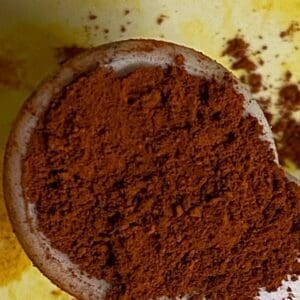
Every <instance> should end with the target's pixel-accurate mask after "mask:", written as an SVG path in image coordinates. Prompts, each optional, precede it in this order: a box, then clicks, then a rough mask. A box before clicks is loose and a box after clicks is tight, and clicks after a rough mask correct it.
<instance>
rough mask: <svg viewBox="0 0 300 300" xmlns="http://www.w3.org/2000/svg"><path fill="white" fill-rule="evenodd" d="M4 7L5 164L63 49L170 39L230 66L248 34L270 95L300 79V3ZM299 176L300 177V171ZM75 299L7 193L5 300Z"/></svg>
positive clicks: (0, 238)
mask: <svg viewBox="0 0 300 300" xmlns="http://www.w3.org/2000/svg"><path fill="white" fill-rule="evenodd" d="M0 5H1V8H0V43H1V47H0V48H1V49H0V160H1V161H2V159H3V151H4V147H5V141H6V139H7V136H8V132H9V129H10V126H11V122H12V120H13V119H14V117H15V115H16V113H17V111H18V109H19V108H20V106H21V105H22V103H23V101H24V100H25V99H26V97H27V96H28V95H29V94H30V93H31V92H32V91H33V90H34V88H35V86H36V85H37V84H38V82H39V81H40V80H41V79H42V78H44V77H45V76H46V75H47V74H49V73H51V72H53V71H54V70H55V69H56V68H57V67H58V64H57V59H56V58H55V48H57V47H62V46H70V45H74V44H76V45H79V46H84V47H87V46H93V45H98V44H102V43H105V42H110V41H115V40H119V39H127V38H140V37H143V38H156V39H165V40H168V41H172V42H175V43H179V44H183V45H186V46H189V47H193V48H196V49H198V50H201V51H202V52H204V53H206V54H207V55H209V56H211V57H213V58H215V59H216V60H218V61H219V62H221V63H222V64H224V65H225V66H227V67H229V61H228V58H226V57H222V56H221V53H222V50H223V49H224V45H225V43H226V40H227V39H228V38H232V37H234V36H235V35H236V33H237V31H238V30H240V32H241V34H243V35H244V36H245V37H246V39H247V40H248V41H250V43H251V47H252V48H253V49H254V50H258V49H260V48H261V47H262V46H263V45H267V46H268V49H267V50H266V51H264V52H263V53H262V54H261V57H262V58H263V59H264V60H265V64H264V65H263V66H261V67H260V68H259V72H260V73H261V74H263V75H264V76H263V77H264V78H265V79H266V80H267V82H265V83H266V84H272V85H273V87H272V88H270V89H268V91H267V92H265V93H267V94H268V95H271V96H272V95H273V96H274V97H275V95H276V93H277V87H278V85H279V82H278V78H282V75H283V73H284V72H285V71H286V70H287V69H289V70H290V71H292V73H293V75H294V78H295V79H296V80H299V79H300V59H299V58H300V52H299V51H300V50H299V51H296V50H295V46H296V47H297V46H298V47H299V48H300V33H295V34H294V36H293V37H292V39H291V41H283V40H282V39H281V38H280V37H279V33H280V31H282V30H284V29H286V28H287V27H288V26H289V25H290V22H291V21H297V20H299V18H300V1H299V0H274V1H272V0H252V1H250V0H243V1H240V0H223V1H221V0H210V1H208V0H198V1H197V0H165V1H162V0H131V1H121V0H110V1H105V0H61V1H58V0H2V1H1V4H0ZM94 16H97V17H94ZM259 36H263V39H260V38H259ZM278 53H280V56H279V57H276V54H278ZM253 59H254V60H256V59H257V58H256V57H253ZM4 70H5V71H4ZM267 75H269V77H267ZM1 165H2V163H1ZM292 172H293V174H294V175H295V176H298V178H299V177H300V172H299V170H295V169H293V170H292ZM71 298H72V297H70V296H68V295H66V294H65V293H63V292H61V291H60V290H59V289H58V288H56V287H55V286H54V285H52V284H51V283H50V282H49V281H48V280H47V279H46V278H45V277H43V276H42V275H41V274H40V273H39V271H38V270H37V269H36V268H34V267H33V266H32V264H31V262H30V261H29V259H28V258H27V257H26V255H25V254H24V252H23V251H22V249H21V247H20V245H19V244H18V242H17V240H16V238H15V236H14V235H13V233H12V230H11V227H10V224H9V221H8V217H7V215H6V211H5V206H4V203H3V196H2V191H1V190H0V299H1V300H5V299H9V300H12V299H16V300H34V299H44V300H48V299H71Z"/></svg>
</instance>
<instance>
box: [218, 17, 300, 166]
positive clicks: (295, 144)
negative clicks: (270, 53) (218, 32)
mask: <svg viewBox="0 0 300 300" xmlns="http://www.w3.org/2000/svg"><path fill="white" fill-rule="evenodd" d="M297 26H298V25H297ZM297 26H296V24H294V23H292V25H291V26H290V27H289V29H288V30H287V31H285V32H284V33H282V35H283V36H282V37H284V36H285V35H290V34H292V32H295V30H296V29H297V28H298V27H297ZM262 49H263V50H266V49H267V46H266V45H265V46H263V48H262ZM248 53H249V43H247V42H246V41H245V40H244V39H243V38H241V37H238V36H237V37H235V38H233V39H230V40H228V42H227V46H226V49H225V51H224V52H223V55H228V56H230V57H231V58H235V59H236V61H235V62H234V63H233V64H232V65H231V68H232V69H236V66H235V64H236V63H237V62H239V61H240V60H241V58H243V57H247V55H248ZM246 61H247V60H246ZM244 70H245V71H246V74H242V75H241V77H240V80H241V81H242V82H243V83H245V84H247V85H249V88H250V90H251V92H252V93H254V94H255V93H258V92H260V91H261V89H262V87H263V85H262V76H261V75H260V74H258V73H254V72H253V71H252V69H251V68H244ZM291 78H292V73H291V72H290V71H287V72H286V73H285V74H284V78H283V83H282V87H281V88H280V89H279V92H278V99H276V104H277V107H278V109H279V115H280V118H278V117H276V118H273V116H272V114H271V113H270V104H271V101H270V98H262V97H256V100H257V102H258V103H259V104H260V106H261V107H262V109H263V111H264V113H265V115H266V117H267V119H268V120H269V122H270V124H272V125H273V132H274V133H275V140H276V143H277V148H278V154H279V159H280V162H281V164H283V165H284V166H286V165H287V164H288V163H289V162H292V163H294V165H295V166H296V167H298V168H300V140H299V137H300V122H299V121H297V120H295V118H294V117H293V112H296V111H299V110H300V91H299V87H298V85H296V84H291V83H289V81H290V79H291Z"/></svg>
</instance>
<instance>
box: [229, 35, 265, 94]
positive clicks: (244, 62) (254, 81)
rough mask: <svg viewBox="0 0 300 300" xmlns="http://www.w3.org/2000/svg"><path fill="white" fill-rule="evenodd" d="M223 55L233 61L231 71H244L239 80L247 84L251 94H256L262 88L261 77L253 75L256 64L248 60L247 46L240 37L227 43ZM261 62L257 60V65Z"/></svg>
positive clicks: (261, 62)
mask: <svg viewBox="0 0 300 300" xmlns="http://www.w3.org/2000/svg"><path fill="white" fill-rule="evenodd" d="M223 55H227V56H229V57H231V58H232V59H233V62H232V64H231V69H233V70H244V71H245V73H244V74H242V75H241V77H240V80H241V81H242V82H243V83H247V84H248V85H249V87H250V90H251V92H252V93H258V92H259V91H260V90H261V88H262V77H261V75H260V74H257V73H255V72H254V71H255V70H256V69H257V66H256V64H255V63H254V62H253V61H252V60H251V59H250V58H249V44H248V43H247V42H246V41H245V40H244V39H243V38H242V37H240V36H236V37H235V38H233V39H230V40H228V41H227V45H226V49H225V50H224V52H223ZM263 63H264V62H263V60H259V64H263Z"/></svg>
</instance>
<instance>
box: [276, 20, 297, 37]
mask: <svg viewBox="0 0 300 300" xmlns="http://www.w3.org/2000/svg"><path fill="white" fill-rule="evenodd" d="M297 31H300V26H299V23H298V22H296V21H293V22H291V24H290V25H289V27H288V28H287V29H286V30H283V31H281V32H280V34H279V36H280V37H281V38H283V39H285V38H292V37H293V36H294V34H295V33H296V32H297Z"/></svg>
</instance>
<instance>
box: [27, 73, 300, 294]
mask: <svg viewBox="0 0 300 300" xmlns="http://www.w3.org/2000/svg"><path fill="white" fill-rule="evenodd" d="M243 100H244V99H243V96H242V95H240V94H238V93H237V92H236V91H235V89H234V87H233V82H232V80H231V79H230V78H227V77H225V78H224V80H223V81H222V83H217V82H216V81H215V80H213V79H211V80H207V79H205V78H202V77H196V76H192V75H189V74H187V72H186V71H185V70H184V69H183V68H182V67H169V68H167V69H162V68H159V67H157V68H140V69H138V70H136V71H133V72H132V73H130V74H128V75H126V76H124V77H122V78H119V77H117V76H116V74H115V73H114V72H113V71H109V70H104V69H101V68H99V69H97V70H95V71H93V72H91V73H89V74H85V75H82V76H81V77H80V78H78V79H77V80H76V81H75V82H73V83H72V84H70V85H69V86H68V87H67V88H65V90H64V91H63V92H62V93H61V94H60V95H58V96H57V97H56V98H55V99H53V100H52V103H51V105H50V107H49V109H48V110H47V111H46V113H45V114H44V117H43V118H41V119H40V121H39V123H38V126H37V128H36V130H35V131H34V133H33V135H32V137H31V140H30V143H29V145H28V155H27V157H26V159H25V160H24V162H23V177H22V184H23V188H24V196H25V199H26V200H27V201H28V202H30V203H34V204H35V206H36V211H37V218H38V222H39V227H40V230H41V231H42V232H43V233H44V234H45V235H46V236H47V237H48V238H49V240H50V241H51V243H52V245H53V247H55V248H57V249H58V250H60V251H62V252H64V253H66V254H67V255H68V257H69V258H70V259H71V261H72V262H74V263H76V264H77V265H79V267H80V268H81V270H83V271H85V272H87V273H88V274H89V275H90V276H94V277H96V278H99V279H100V278H103V279H105V280H107V281H108V282H109V283H111V284H112V289H111V290H110V293H109V295H108V296H107V298H108V299H155V298H157V297H159V296H163V295H166V296H170V297H175V296H178V295H184V294H191V295H194V299H202V296H203V295H205V296H206V297H207V298H208V299H213V300H214V299H216V300H217V299H242V300H243V299H251V298H253V297H255V295H257V292H258V288H260V287H266V288H267V290H273V289H276V288H277V287H278V286H279V285H280V282H281V280H282V279H284V278H285V276H286V274H288V273H290V274H291V273H292V272H293V269H292V266H293V265H294V263H295V259H296V252H297V250H299V245H298V244H297V242H298V241H299V228H300V226H299V214H298V208H299V207H298V206H299V199H300V191H299V187H297V186H296V185H295V184H294V183H291V182H289V181H288V180H287V179H286V177H285V174H284V172H283V170H282V169H281V168H279V167H278V165H277V164H276V163H275V162H274V154H273V152H272V150H270V147H269V145H268V143H267V142H264V141H262V140H261V138H260V136H261V134H262V128H261V126H260V125H259V124H258V122H257V120H256V119H255V118H254V117H251V116H246V117H245V116H244V108H243Z"/></svg>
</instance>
